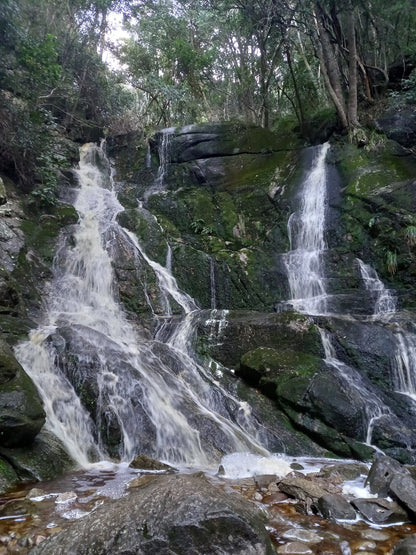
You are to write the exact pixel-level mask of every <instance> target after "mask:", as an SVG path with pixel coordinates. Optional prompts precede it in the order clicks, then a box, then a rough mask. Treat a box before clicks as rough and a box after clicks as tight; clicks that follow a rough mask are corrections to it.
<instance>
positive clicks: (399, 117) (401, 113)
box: [377, 106, 416, 148]
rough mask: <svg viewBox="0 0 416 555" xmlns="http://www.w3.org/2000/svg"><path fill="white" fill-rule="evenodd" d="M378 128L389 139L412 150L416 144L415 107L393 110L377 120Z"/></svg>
mask: <svg viewBox="0 0 416 555" xmlns="http://www.w3.org/2000/svg"><path fill="white" fill-rule="evenodd" d="M377 124H378V127H379V129H380V130H381V131H383V133H385V134H386V135H387V137H388V138H389V139H392V140H394V141H397V142H398V143H399V144H400V145H402V146H404V147H406V148H411V147H412V146H414V145H415V144H416V111H415V110H414V108H413V107H411V106H408V107H402V108H401V109H391V110H389V111H388V112H386V113H385V114H384V115H383V116H382V117H381V118H379V119H378V120H377Z"/></svg>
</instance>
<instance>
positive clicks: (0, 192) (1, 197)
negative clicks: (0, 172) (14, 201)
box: [0, 177, 7, 204]
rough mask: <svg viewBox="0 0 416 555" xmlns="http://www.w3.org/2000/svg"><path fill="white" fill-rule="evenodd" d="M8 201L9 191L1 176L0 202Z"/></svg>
mask: <svg viewBox="0 0 416 555" xmlns="http://www.w3.org/2000/svg"><path fill="white" fill-rule="evenodd" d="M6 202H7V193H6V187H5V186H4V181H3V179H2V178H1V177H0V204H6Z"/></svg>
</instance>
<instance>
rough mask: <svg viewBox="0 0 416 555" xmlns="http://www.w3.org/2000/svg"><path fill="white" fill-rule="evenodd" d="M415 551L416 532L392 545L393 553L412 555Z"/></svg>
mask: <svg viewBox="0 0 416 555" xmlns="http://www.w3.org/2000/svg"><path fill="white" fill-rule="evenodd" d="M415 553H416V534H412V535H411V536H408V537H407V538H404V539H403V540H401V541H399V543H398V544H397V545H395V546H394V549H393V555H414V554H415Z"/></svg>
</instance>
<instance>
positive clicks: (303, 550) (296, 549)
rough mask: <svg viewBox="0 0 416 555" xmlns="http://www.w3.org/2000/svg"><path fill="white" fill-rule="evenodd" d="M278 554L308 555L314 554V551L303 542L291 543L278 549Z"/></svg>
mask: <svg viewBox="0 0 416 555" xmlns="http://www.w3.org/2000/svg"><path fill="white" fill-rule="evenodd" d="M277 552H278V553H292V554H296V555H306V554H309V553H312V549H311V548H310V547H308V546H307V545H306V543H301V542H290V543H287V544H286V545H282V546H281V547H278V548H277Z"/></svg>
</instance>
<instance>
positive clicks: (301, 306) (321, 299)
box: [284, 143, 394, 444]
mask: <svg viewBox="0 0 416 555" xmlns="http://www.w3.org/2000/svg"><path fill="white" fill-rule="evenodd" d="M329 148H330V145H329V143H325V144H323V145H321V146H320V147H318V148H316V149H315V150H316V152H315V157H314V159H313V161H312V165H311V168H310V170H309V171H308V172H307V173H306V176H305V178H304V181H303V184H302V187H301V190H300V203H299V209H298V210H297V211H296V212H294V213H293V214H291V216H290V218H289V221H288V226H287V227H288V234H289V240H290V251H289V252H288V253H286V254H285V257H284V261H285V265H286V271H287V276H288V282H289V288H290V295H291V298H290V300H289V304H290V305H292V306H293V307H294V308H295V310H297V311H299V312H303V313H306V314H309V315H326V314H328V293H327V290H326V279H325V272H324V266H323V254H324V251H325V249H326V243H325V216H326V205H327V202H328V201H327V198H328V192H327V166H326V157H327V154H328V150H329ZM358 263H359V266H360V269H361V272H362V276H363V279H364V282H365V285H366V287H367V288H370V287H371V291H372V292H377V299H376V303H375V304H376V307H377V308H376V310H377V314H380V313H382V312H383V313H384V312H387V310H388V309H389V307H390V304H389V303H393V298H392V296H391V295H390V294H389V292H388V291H387V289H386V288H385V287H384V286H383V285H382V283H381V282H380V280H378V278H376V274H375V272H374V270H371V269H370V267H369V266H367V265H365V264H364V263H362V262H361V261H358ZM364 276H365V277H364ZM393 310H394V308H393ZM319 332H320V335H321V341H322V345H323V348H324V352H325V359H324V361H325V363H326V365H327V366H328V367H330V368H332V369H333V370H334V371H335V372H336V373H337V374H338V376H339V379H340V383H343V382H345V383H346V384H348V387H349V388H351V389H352V390H353V391H354V396H355V402H356V403H357V404H358V405H359V406H360V407H361V415H362V419H363V422H362V426H363V429H365V430H366V434H365V437H363V441H365V442H366V443H368V444H371V435H372V430H373V427H374V423H375V421H377V420H378V419H380V418H382V417H384V416H386V415H387V416H389V415H390V414H391V411H390V409H389V408H388V407H387V406H386V405H385V404H384V402H383V401H382V400H381V399H380V398H379V397H378V396H377V395H375V394H374V392H373V390H372V388H371V387H370V386H369V385H367V384H366V382H365V380H364V379H363V378H362V376H361V375H360V374H359V372H358V371H357V370H355V369H354V368H352V367H350V366H348V365H346V364H345V363H343V362H342V361H340V360H339V359H338V358H337V356H336V352H335V348H334V345H333V343H332V341H331V337H330V335H329V333H328V332H326V331H324V330H323V329H319Z"/></svg>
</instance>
